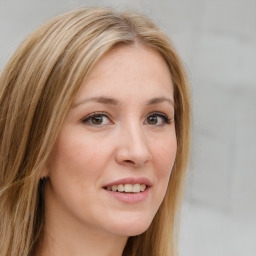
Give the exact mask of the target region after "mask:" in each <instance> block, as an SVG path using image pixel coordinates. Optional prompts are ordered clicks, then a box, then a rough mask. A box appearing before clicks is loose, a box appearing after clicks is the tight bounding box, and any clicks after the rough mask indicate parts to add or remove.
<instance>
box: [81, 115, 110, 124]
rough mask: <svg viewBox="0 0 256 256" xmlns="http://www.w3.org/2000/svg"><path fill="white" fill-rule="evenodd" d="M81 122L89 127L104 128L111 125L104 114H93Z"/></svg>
mask: <svg viewBox="0 0 256 256" xmlns="http://www.w3.org/2000/svg"><path fill="white" fill-rule="evenodd" d="M82 122H83V123H84V124H87V125H91V126H104V125H109V124H113V122H112V121H111V120H110V119H109V117H108V116H107V115H106V114H101V113H95V114H91V115H89V116H87V117H85V118H84V119H83V120H82Z"/></svg>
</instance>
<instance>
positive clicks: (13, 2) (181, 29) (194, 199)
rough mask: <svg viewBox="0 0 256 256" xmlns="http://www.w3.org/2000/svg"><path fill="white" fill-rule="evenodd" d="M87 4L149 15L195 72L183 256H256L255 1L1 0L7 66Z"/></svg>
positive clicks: (0, 51) (0, 50) (0, 52)
mask: <svg viewBox="0 0 256 256" xmlns="http://www.w3.org/2000/svg"><path fill="white" fill-rule="evenodd" d="M88 5H105V6H116V7H118V8H120V7H121V8H125V7H129V8H133V9H138V10H140V11H142V12H145V13H147V14H149V15H150V16H151V17H153V19H154V20H155V21H156V22H157V23H158V25H160V26H161V27H162V28H163V29H164V30H165V31H166V32H167V33H168V34H169V35H170V37H171V38H172V40H173V42H174V44H175V45H176V48H177V49H178V51H179V53H180V55H181V56H182V59H183V60H184V62H185V65H186V68H187V70H188V74H189V78H190V81H191V90H192V97H193V134H192V154H191V163H190V167H189V175H188V181H187V185H186V190H185V191H186V193H185V194H186V195H185V201H184V208H183V214H182V229H181V242H180V244H181V256H185V255H189V256H205V255H207V256H219V255H223V256H224V255H225V256H252V255H256V218H255V216H256V185H255V181H256V143H255V133H256V114H255V110H256V99H255V98H256V1H255V0H243V1H242V0H232V1H231V0H222V1H220V0H173V1H170V0H169V1H168V0H162V1H161V0H160V1H156V0H137V1H134V0H132V1H131V0H130V1H128V0H127V1H125V0H123V1H120V0H119V1H118V0H113V1H104V0H101V1H100V0H98V1H83V0H76V1H75V0H43V1H39V0H0V69H2V68H3V66H4V64H5V63H6V61H7V59H8V58H9V57H10V56H11V54H12V53H13V51H14V50H15V48H16V47H17V45H18V44H19V43H20V42H21V41H22V40H23V38H24V37H25V35H27V34H28V33H29V32H31V31H32V30H33V29H34V28H36V27H37V26H38V25H40V24H41V23H42V22H43V21H45V20H46V19H48V18H50V17H52V16H54V15H56V14H60V13H62V12H64V11H68V10H70V9H72V8H77V7H80V6H88Z"/></svg>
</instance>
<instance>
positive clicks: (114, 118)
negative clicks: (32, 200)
mask: <svg viewBox="0 0 256 256" xmlns="http://www.w3.org/2000/svg"><path fill="white" fill-rule="evenodd" d="M98 97H100V98H101V99H100V100H95V98H98ZM102 97H104V100H102ZM106 98H107V99H108V100H106ZM156 98H158V100H157V101H156V100H155V101H154V102H152V99H156ZM159 98H160V100H159ZM109 99H111V100H109ZM149 101H151V104H149ZM99 112H100V114H99ZM152 112H153V113H155V112H157V114H156V113H155V114H152ZM95 113H97V115H98V116H97V117H95V116H94V117H88V116H89V115H90V116H91V115H94V114H95ZM102 113H103V114H102ZM159 113H160V114H159ZM163 115H164V116H166V118H168V119H169V121H168V122H169V123H166V120H165V118H163ZM176 149H177V144H176V133H175V125H174V106H173V84H172V80H171V75H170V71H169V69H168V67H167V65H166V63H165V61H164V59H163V58H162V57H161V56H160V54H159V53H157V52H156V51H154V50H152V49H149V48H146V47H143V46H140V45H137V44H136V45H133V46H119V47H117V48H115V49H113V50H111V51H110V52H108V53H107V54H106V55H105V56H104V57H103V58H102V59H101V60H100V61H99V62H98V63H97V64H96V66H95V67H94V69H93V70H92V72H91V73H90V74H89V76H87V78H86V79H85V80H84V82H83V84H82V86H81V89H80V91H79V92H78V95H77V97H76V99H75V101H74V104H73V106H72V108H71V109H70V111H69V112H68V114H67V116H66V119H65V121H64V123H63V126H62V128H61V130H60V133H59V136H58V138H57V142H56V144H55V147H54V150H53V152H52V156H51V159H50V162H49V165H48V168H47V176H48V182H47V184H46V187H45V216H46V223H45V238H44V241H43V246H42V248H43V249H42V253H41V255H48V256H51V255H54V256H60V255H62V256H66V255H72V256H80V255H81V256H82V255H83V256H85V255H94V256H107V255H117V256H118V255H122V251H123V249H124V246H125V244H126V241H127V238H128V237H129V236H132V235H137V234H140V233H142V232H144V231H145V230H146V229H147V228H148V226H149V225H150V223H151V221H152V219H153V217H154V216H155V214H156V212H157V210H158V208H159V206H160V204H161V202H162V200H163V198H164V195H165V192H166V189H167V186H168V181H169V177H170V174H171V169H172V166H173V164H174V161H175V156H176ZM127 177H133V178H141V177H145V178H147V179H149V180H150V182H151V183H152V186H151V187H150V189H149V193H148V196H147V197H146V198H145V199H144V200H142V201H139V202H136V203H125V202H121V201H119V200H117V199H116V198H114V197H113V196H112V195H110V194H109V193H108V192H107V191H106V190H105V189H104V188H103V187H104V186H105V185H106V184H108V183H111V182H113V181H115V180H119V179H123V178H127ZM99 245H100V246H99Z"/></svg>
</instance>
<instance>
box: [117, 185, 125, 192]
mask: <svg viewBox="0 0 256 256" xmlns="http://www.w3.org/2000/svg"><path fill="white" fill-rule="evenodd" d="M117 189H118V192H124V186H123V185H122V184H119V185H118V186H117Z"/></svg>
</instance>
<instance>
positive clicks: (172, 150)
mask: <svg viewBox="0 0 256 256" xmlns="http://www.w3.org/2000/svg"><path fill="white" fill-rule="evenodd" d="M176 152H177V142H176V137H171V138H169V139H166V140H164V141H160V142H158V143H155V147H154V150H153V155H154V162H155V165H156V166H157V169H158V175H159V176H165V177H166V175H170V174H171V170H172V167H173V165H174V161H175V158H176Z"/></svg>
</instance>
